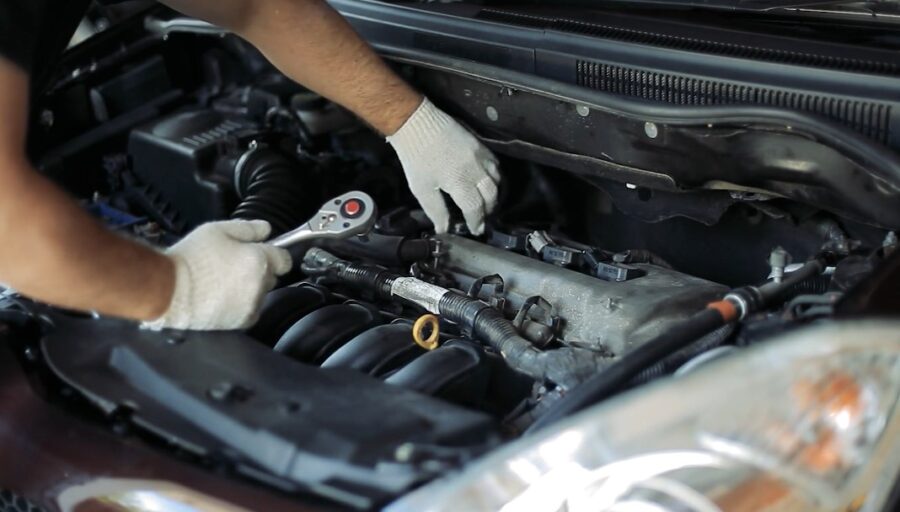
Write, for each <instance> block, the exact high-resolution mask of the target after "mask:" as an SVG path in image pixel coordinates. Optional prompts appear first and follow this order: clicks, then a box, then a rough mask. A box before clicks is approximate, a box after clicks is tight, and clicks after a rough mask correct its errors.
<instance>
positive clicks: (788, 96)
mask: <svg viewBox="0 0 900 512" xmlns="http://www.w3.org/2000/svg"><path fill="white" fill-rule="evenodd" d="M576 72H577V83H578V85H581V86H584V87H590V88H591V89H596V90H598V91H604V92H609V93H613V94H619V95H623V96H629V97H633V98H640V99H644V100H650V101H657V102H662V103H669V104H672V105H698V106H700V105H735V104H752V105H763V106H770V107H778V108H785V109H791V110H800V111H804V112H810V113H814V114H819V115H822V116H825V117H828V118H830V119H832V120H834V121H837V122H839V123H841V124H843V125H845V126H848V127H850V128H852V129H854V130H856V131H858V132H860V133H862V134H863V135H865V136H867V137H870V138H872V139H875V140H878V141H879V142H882V143H886V142H887V140H888V135H889V126H890V115H891V107H890V106H889V105H885V104H882V103H875V102H865V101H856V100H849V99H843V98H836V97H832V96H821V95H815V94H807V93H801V92H792V91H782V90H775V89H768V88H765V87H755V86H749V85H743V84H736V83H732V82H726V81H717V80H707V79H701V78H692V77H687V76H682V75H677V74H671V73H659V72H653V71H644V70H641V69H635V68H629V67H624V66H616V65H610V64H603V63H597V62H590V61H583V60H579V61H577V62H576Z"/></svg>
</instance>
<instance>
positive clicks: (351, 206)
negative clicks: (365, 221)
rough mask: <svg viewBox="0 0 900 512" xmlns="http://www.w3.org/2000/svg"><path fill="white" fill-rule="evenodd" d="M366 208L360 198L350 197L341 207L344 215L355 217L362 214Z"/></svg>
mask: <svg viewBox="0 0 900 512" xmlns="http://www.w3.org/2000/svg"><path fill="white" fill-rule="evenodd" d="M364 209H365V207H364V205H363V203H361V202H360V201H359V200H358V199H348V200H347V201H344V206H343V207H341V213H342V214H343V215H344V217H347V218H350V219H354V218H356V217H359V216H360V215H362V213H363V210H364Z"/></svg>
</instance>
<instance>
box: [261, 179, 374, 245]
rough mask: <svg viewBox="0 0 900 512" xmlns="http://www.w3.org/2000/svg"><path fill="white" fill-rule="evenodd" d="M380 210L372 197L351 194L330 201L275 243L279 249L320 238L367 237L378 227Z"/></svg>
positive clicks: (275, 240) (357, 193) (356, 192)
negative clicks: (377, 220) (304, 222)
mask: <svg viewBox="0 0 900 512" xmlns="http://www.w3.org/2000/svg"><path fill="white" fill-rule="evenodd" d="M377 217H378V208H377V206H376V205H375V201H374V200H373V199H372V197H371V196H369V194H366V193H365V192H360V191H353V192H347V193H346V194H342V195H340V196H338V197H335V198H334V199H331V200H329V201H328V202H326V203H325V204H323V205H322V207H321V208H319V211H318V212H317V213H316V214H315V215H314V216H313V218H311V219H309V221H308V222H307V223H306V224H304V225H302V226H300V227H299V228H297V229H295V230H293V231H289V232H287V233H285V234H283V235H281V236H279V237H277V238H275V239H273V240H271V241H269V243H270V244H272V245H274V246H276V247H290V246H292V245H295V244H299V243H302V242H309V241H311V240H318V239H344V238H350V237H352V236H356V235H365V234H367V233H369V232H370V231H371V230H372V227H373V226H375V220H376V218H377Z"/></svg>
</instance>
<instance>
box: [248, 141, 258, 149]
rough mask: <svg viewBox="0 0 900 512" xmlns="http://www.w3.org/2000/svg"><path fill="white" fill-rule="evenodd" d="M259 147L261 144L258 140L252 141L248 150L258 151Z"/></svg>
mask: <svg viewBox="0 0 900 512" xmlns="http://www.w3.org/2000/svg"><path fill="white" fill-rule="evenodd" d="M258 147H259V142H257V141H256V140H251V141H250V144H247V149H256V148H258Z"/></svg>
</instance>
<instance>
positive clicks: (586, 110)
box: [575, 105, 591, 117]
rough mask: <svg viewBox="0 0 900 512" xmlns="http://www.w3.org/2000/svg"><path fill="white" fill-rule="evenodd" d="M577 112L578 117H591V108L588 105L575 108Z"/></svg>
mask: <svg viewBox="0 0 900 512" xmlns="http://www.w3.org/2000/svg"><path fill="white" fill-rule="evenodd" d="M575 112H578V115H580V116H581V117H587V116H589V115H591V108H590V107H588V106H587V105H578V106H577V107H575Z"/></svg>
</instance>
